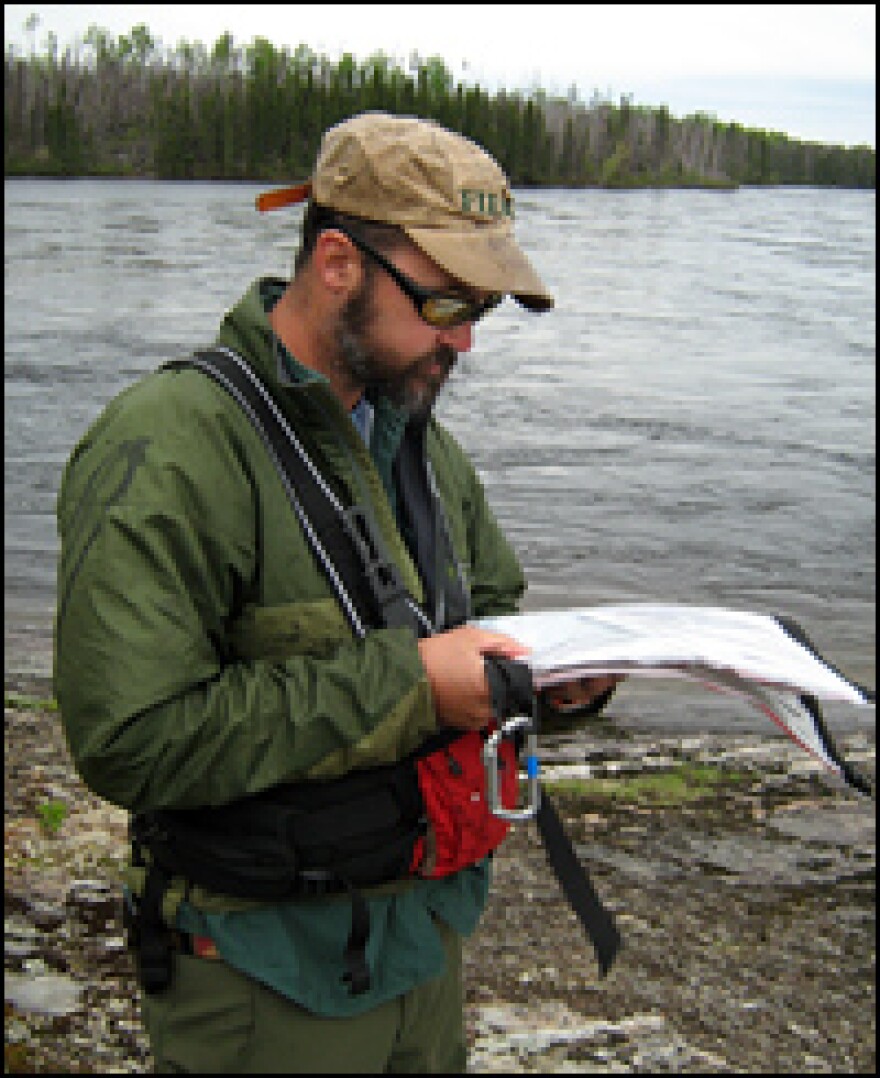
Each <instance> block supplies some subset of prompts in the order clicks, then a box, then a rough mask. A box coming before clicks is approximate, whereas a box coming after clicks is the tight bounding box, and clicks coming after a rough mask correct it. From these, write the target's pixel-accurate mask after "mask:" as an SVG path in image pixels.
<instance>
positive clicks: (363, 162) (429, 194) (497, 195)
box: [257, 112, 553, 311]
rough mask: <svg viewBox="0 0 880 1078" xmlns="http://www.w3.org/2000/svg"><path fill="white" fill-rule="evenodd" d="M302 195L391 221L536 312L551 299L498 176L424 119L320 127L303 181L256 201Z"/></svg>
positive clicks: (474, 152)
mask: <svg viewBox="0 0 880 1078" xmlns="http://www.w3.org/2000/svg"><path fill="white" fill-rule="evenodd" d="M308 199H311V200H312V201H314V202H316V203H318V204H319V205H321V206H324V207H326V208H328V209H332V210H338V211H339V212H340V213H345V214H351V215H352V216H354V217H363V218H366V219H368V220H372V221H381V222H384V223H386V224H393V225H397V226H399V227H400V228H401V229H402V230H403V231H404V232H405V233H406V235H407V236H409V238H410V239H411V240H412V241H413V243H415V244H416V246H417V247H419V248H421V250H422V251H424V252H425V254H426V255H428V256H429V257H430V258H432V259H433V260H434V261H435V262H436V263H438V265H440V266H442V267H443V269H445V270H446V271H447V273H450V274H452V276H453V277H457V278H458V279H459V280H461V281H464V282H465V283H466V284H468V285H471V286H472V287H474V288H478V289H481V290H483V291H486V292H502V293H508V294H509V295H512V296H513V297H514V298H515V299H516V300H517V301H518V302H519V303H520V304H522V306H523V307H526V308H527V309H528V310H532V311H546V310H548V309H549V308H550V307H552V306H553V297H552V295H551V294H550V293H549V292H548V291H547V289H546V287H545V286H544V284H543V282H542V281H541V279H540V278H539V277H538V275H537V273H536V272H535V270H534V269H533V267H532V265H531V263H530V262H529V260H528V258H527V257H526V255H525V254H524V252H523V251H522V249H521V248H520V247H519V245H518V244H517V242H516V240H515V238H514V232H513V196H512V194H511V192H510V185H509V183H508V180H507V177H506V176H505V174H504V172H503V171H502V169H501V167H500V166H499V165H498V163H497V162H496V161H495V160H494V158H492V157H491V156H490V155H489V154H488V153H486V151H485V150H483V149H482V148H481V147H480V146H478V145H477V144H476V143H475V142H472V141H471V140H470V139H469V138H466V137H465V136H464V135H459V134H456V133H455V132H453V131H449V130H447V129H446V128H444V127H441V126H440V125H439V124H436V123H434V122H433V121H431V120H423V119H419V118H416V117H413V116H392V115H389V114H387V113H382V112H365V113H361V114H360V115H357V116H354V117H352V118H351V119H348V120H344V121H342V123H339V124H336V125H335V126H333V127H331V128H329V129H328V130H327V131H326V132H325V133H324V137H323V139H322V140H321V146H320V148H319V150H318V157H317V161H316V162H315V168H314V171H313V173H312V176H311V179H309V180H307V181H306V182H304V183H299V184H296V185H295V186H293V187H284V188H280V189H277V190H274V191H269V192H267V193H266V194H263V195H260V196H259V197H258V198H257V209H259V210H260V211H265V210H272V209H280V208H281V207H282V206H291V205H295V204H296V203H298V202H305V201H306V200H308Z"/></svg>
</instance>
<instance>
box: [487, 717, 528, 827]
mask: <svg viewBox="0 0 880 1078" xmlns="http://www.w3.org/2000/svg"><path fill="white" fill-rule="evenodd" d="M519 729H524V730H525V731H526V732H527V736H526V746H525V747H526V752H525V765H526V777H527V779H528V791H529V801H528V804H526V805H524V806H523V807H522V808H515V809H509V808H505V807H504V805H503V804H502V801H501V794H500V790H501V782H500V771H499V768H498V745H499V743H500V741H501V738H502V737H505V736H507V735H508V734H512V733H513V732H514V730H519ZM537 747H538V736H537V729H536V725H535V722H534V720H533V718H532V717H531V716H529V715H515V716H514V717H513V718H511V719H507V721H506V722H504V723H502V724H501V726H499V728H498V729H497V730H496V731H495V732H494V733H492V734H490V735H489V737H488V738H487V739H486V744H485V745H484V746H483V766H484V767H485V769H486V801H487V803H488V805H489V811H490V812H491V813H492V815H493V816H497V817H498V818H499V819H501V820H510V821H512V822H517V821H520V820H531V819H532V818H533V817H534V816H535V815H536V813H537V811H538V809H539V807H540V805H541V786H540V783H539V782H538V772H539V770H540V767H539V763H538V756H537Z"/></svg>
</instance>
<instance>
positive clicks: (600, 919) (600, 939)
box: [537, 786, 623, 977]
mask: <svg viewBox="0 0 880 1078" xmlns="http://www.w3.org/2000/svg"><path fill="white" fill-rule="evenodd" d="M537 824H538V831H539V832H540V834H541V839H542V840H543V843H544V849H545V850H546V852H547V860H548V861H549V862H550V865H551V867H552V869H553V871H554V872H555V873H556V876H557V878H558V880H559V883H560V886H561V887H562V891H563V894H564V895H565V897H566V898H567V899H568V901H569V903H570V904H571V907H572V909H573V910H574V912H575V913H576V914H577V916H578V919H579V920H580V922H581V924H582V925H583V927H584V931H585V932H586V934H587V936H588V937H589V939H590V941H591V943H592V944H593V947H594V948H595V950H596V957H597V958H598V960H599V971H600V973H601V974H602V976H603V977H604V976H605V974H606V973H607V972H608V970H609V969H610V968H611V964H612V963H613V962H614V958H615V956H616V955H617V952H618V951H619V950H620V947H621V944H622V942H623V941H622V939H621V936H620V932H619V931H618V930H617V925H616V924H615V922H614V917H613V916H612V914H611V913H610V912H609V911H608V909H607V908H606V907H605V906H603V905H602V900H601V899H600V898H599V896H598V894H597V893H596V889H595V887H593V884H592V881H591V880H590V877H589V876H588V875H587V872H586V869H585V868H584V866H583V865H582V864H581V862H580V860H579V859H578V856H577V854H576V853H575V850H574V847H573V846H572V844H571V839H570V838H569V837H568V835H567V834H566V832H565V828H564V827H563V826H562V820H560V818H559V814H558V813H557V811H556V809H555V807H554V805H553V802H552V801H551V800H550V798H549V797H548V796H547V791H546V790H545V789H544V787H543V786H542V787H541V804H540V806H539V808H538V816H537Z"/></svg>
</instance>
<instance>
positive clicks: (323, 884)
mask: <svg viewBox="0 0 880 1078" xmlns="http://www.w3.org/2000/svg"><path fill="white" fill-rule="evenodd" d="M296 883H297V891H298V892H299V894H301V895H305V896H306V897H307V898H322V897H323V896H324V895H326V894H329V893H330V889H331V887H333V884H334V883H335V877H334V875H333V873H332V872H328V871H327V870H326V869H324V868H311V869H305V870H304V871H303V872H298V873H297V874H296ZM337 890H338V888H337Z"/></svg>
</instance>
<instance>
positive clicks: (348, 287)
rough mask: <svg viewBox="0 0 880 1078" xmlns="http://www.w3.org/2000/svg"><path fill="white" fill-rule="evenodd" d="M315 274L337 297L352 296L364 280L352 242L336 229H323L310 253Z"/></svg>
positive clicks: (358, 257)
mask: <svg viewBox="0 0 880 1078" xmlns="http://www.w3.org/2000/svg"><path fill="white" fill-rule="evenodd" d="M312 261H313V263H314V269H315V273H316V274H317V277H318V280H319V281H320V283H321V284H322V285H323V286H324V288H326V289H327V290H328V291H329V292H331V293H333V294H334V295H336V296H337V297H341V298H344V297H347V296H351V295H354V293H355V292H356V291H357V290H358V288H360V286H361V283H362V281H363V275H364V269H363V264H362V262H361V259H360V256H359V254H358V252H357V250H356V249H355V246H354V244H353V243H352V242H351V240H350V239H349V238H348V237H347V236H345V235H344V234H343V233H342V232H338V231H337V230H336V229H332V228H329V229H326V230H325V231H323V232H322V233H321V234H320V236H318V238H317V240H316V242H315V250H314V251H313V252H312Z"/></svg>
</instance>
